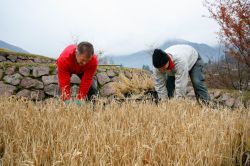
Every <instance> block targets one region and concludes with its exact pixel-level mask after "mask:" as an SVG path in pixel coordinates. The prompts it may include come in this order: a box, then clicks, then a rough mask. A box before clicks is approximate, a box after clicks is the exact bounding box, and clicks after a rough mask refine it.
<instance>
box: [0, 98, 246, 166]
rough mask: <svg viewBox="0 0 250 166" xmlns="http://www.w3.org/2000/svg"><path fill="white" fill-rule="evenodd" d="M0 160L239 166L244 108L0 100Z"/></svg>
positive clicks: (11, 162) (184, 103) (187, 103)
mask: <svg viewBox="0 0 250 166" xmlns="http://www.w3.org/2000/svg"><path fill="white" fill-rule="evenodd" d="M0 117H1V121H0V141H1V142H0V158H1V157H2V159H0V161H2V163H3V165H147V164H148V165H167V164H168V165H211V166H213V165H227V166H230V165H241V164H242V161H241V156H242V154H243V152H244V151H246V150H250V149H249V148H250V123H249V121H250V114H249V112H247V111H246V110H244V109H238V110H235V111H231V110H228V109H225V108H223V109H222V108H221V109H216V110H215V109H212V108H201V107H200V106H199V105H197V104H196V102H193V101H189V100H182V101H175V100H172V101H168V102H162V103H159V104H158V105H155V104H154V103H151V102H140V103H135V102H125V103H123V104H117V103H114V102H111V103H110V104H108V105H105V106H104V105H103V104H102V101H99V102H98V103H96V105H95V107H93V105H92V104H91V103H85V104H84V105H83V106H81V107H77V106H75V105H74V104H72V105H69V106H65V105H64V104H63V103H61V102H60V101H59V100H56V99H55V100H52V101H47V102H46V103H33V102H28V101H22V100H16V99H14V98H11V99H1V100H0Z"/></svg>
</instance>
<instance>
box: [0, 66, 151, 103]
mask: <svg viewBox="0 0 250 166" xmlns="http://www.w3.org/2000/svg"><path fill="white" fill-rule="evenodd" d="M135 73H136V74H140V75H149V73H148V72H147V71H143V70H138V69H125V68H120V67H99V68H98V70H97V73H96V75H95V77H94V80H95V83H96V84H97V86H98V89H99V92H100V96H103V97H108V96H111V95H114V94H115V93H116V90H115V88H114V87H113V84H112V83H114V82H118V81H119V75H120V74H123V75H124V76H126V77H127V78H128V79H131V78H132V75H133V74H135ZM80 81H81V80H80V78H79V77H78V76H77V75H75V74H73V75H72V77H71V95H72V96H73V97H74V96H76V94H77V92H78V89H79V84H80ZM0 95H7V96H10V95H16V96H17V97H25V98H28V99H32V100H43V99H46V98H50V97H57V96H59V87H58V77H57V68H56V66H55V65H41V64H39V65H35V64H31V65H27V64H22V63H13V64H10V63H2V65H0Z"/></svg>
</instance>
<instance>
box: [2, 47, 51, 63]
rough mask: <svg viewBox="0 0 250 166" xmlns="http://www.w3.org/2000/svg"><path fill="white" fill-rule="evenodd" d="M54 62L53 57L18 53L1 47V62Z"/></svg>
mask: <svg viewBox="0 0 250 166" xmlns="http://www.w3.org/2000/svg"><path fill="white" fill-rule="evenodd" d="M4 62H7V63H44V64H48V63H54V62H55V60H54V59H52V58H48V57H44V56H40V55H34V54H27V53H16V52H11V51H9V50H4V49H0V63H4Z"/></svg>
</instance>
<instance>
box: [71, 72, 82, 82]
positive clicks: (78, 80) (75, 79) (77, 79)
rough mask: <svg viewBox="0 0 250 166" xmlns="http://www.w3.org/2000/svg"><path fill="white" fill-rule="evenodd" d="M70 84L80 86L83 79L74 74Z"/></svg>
mask: <svg viewBox="0 0 250 166" xmlns="http://www.w3.org/2000/svg"><path fill="white" fill-rule="evenodd" d="M70 82H71V83H72V84H80V82H81V79H80V78H79V77H78V76H77V75H76V74H72V76H71V78H70Z"/></svg>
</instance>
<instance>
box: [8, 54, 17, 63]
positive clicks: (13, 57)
mask: <svg viewBox="0 0 250 166" xmlns="http://www.w3.org/2000/svg"><path fill="white" fill-rule="evenodd" d="M7 58H8V59H9V60H10V61H11V62H16V60H17V56H16V55H9V56H8V57H7Z"/></svg>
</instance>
